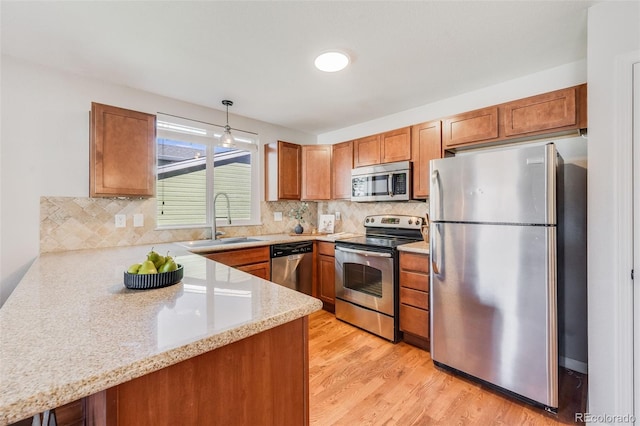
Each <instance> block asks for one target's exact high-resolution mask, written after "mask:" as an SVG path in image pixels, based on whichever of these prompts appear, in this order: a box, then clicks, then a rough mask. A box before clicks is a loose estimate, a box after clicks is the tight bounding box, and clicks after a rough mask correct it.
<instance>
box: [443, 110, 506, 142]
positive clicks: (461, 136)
mask: <svg viewBox="0 0 640 426" xmlns="http://www.w3.org/2000/svg"><path fill="white" fill-rule="evenodd" d="M443 126H444V128H443V129H442V136H443V138H442V145H443V148H444V149H447V148H455V147H457V146H459V145H466V144H471V143H476V142H487V141H489V140H491V139H496V138H497V137H498V107H497V106H492V107H489V108H483V109H479V110H476V111H470V112H466V113H464V114H458V115H455V116H453V117H449V118H446V119H445V120H444V124H443Z"/></svg>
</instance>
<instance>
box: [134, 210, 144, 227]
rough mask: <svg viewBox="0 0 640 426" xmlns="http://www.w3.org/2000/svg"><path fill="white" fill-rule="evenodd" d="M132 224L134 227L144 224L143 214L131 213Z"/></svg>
mask: <svg viewBox="0 0 640 426" xmlns="http://www.w3.org/2000/svg"><path fill="white" fill-rule="evenodd" d="M133 226H134V227H135V228H139V227H141V226H144V215H143V214H142V213H136V214H134V215H133Z"/></svg>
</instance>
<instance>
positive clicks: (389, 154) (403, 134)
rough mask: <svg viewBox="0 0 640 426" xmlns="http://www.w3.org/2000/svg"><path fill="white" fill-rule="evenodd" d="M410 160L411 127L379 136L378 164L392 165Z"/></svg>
mask: <svg viewBox="0 0 640 426" xmlns="http://www.w3.org/2000/svg"><path fill="white" fill-rule="evenodd" d="M410 159H411V127H405V128H403V129H397V130H392V131H390V132H386V133H383V134H381V135H380V162H381V163H393V162H395V161H407V160H410Z"/></svg>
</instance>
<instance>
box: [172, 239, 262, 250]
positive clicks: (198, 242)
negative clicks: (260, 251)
mask: <svg viewBox="0 0 640 426" xmlns="http://www.w3.org/2000/svg"><path fill="white" fill-rule="evenodd" d="M255 241H262V240H259V239H257V238H248V237H231V238H221V239H219V240H195V241H187V242H184V243H179V244H180V245H182V246H184V247H187V248H195V247H211V246H221V245H228V244H241V243H252V242H255Z"/></svg>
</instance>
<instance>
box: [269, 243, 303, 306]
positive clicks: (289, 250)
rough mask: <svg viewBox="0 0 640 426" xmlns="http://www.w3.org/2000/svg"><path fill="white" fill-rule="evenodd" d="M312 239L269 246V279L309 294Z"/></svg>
mask: <svg viewBox="0 0 640 426" xmlns="http://www.w3.org/2000/svg"><path fill="white" fill-rule="evenodd" d="M312 278H313V241H303V242H296V243H286V244H274V245H272V246H271V281H273V282H274V283H276V284H280V285H283V286H285V287H289V288H290V289H293V290H297V291H299V292H302V293H305V294H308V295H311V281H312Z"/></svg>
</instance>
